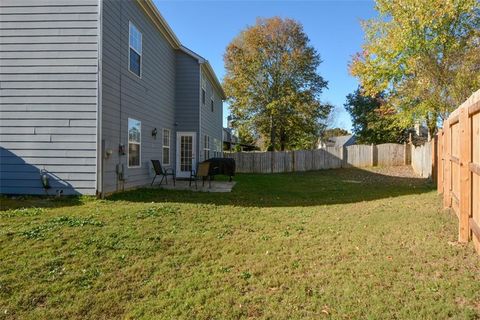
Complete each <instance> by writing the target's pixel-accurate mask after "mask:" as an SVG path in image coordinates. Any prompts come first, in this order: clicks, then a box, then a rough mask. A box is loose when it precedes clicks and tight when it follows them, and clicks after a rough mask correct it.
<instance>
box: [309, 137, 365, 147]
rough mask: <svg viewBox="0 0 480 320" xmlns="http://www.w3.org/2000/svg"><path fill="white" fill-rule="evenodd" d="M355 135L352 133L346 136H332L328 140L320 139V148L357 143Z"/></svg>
mask: <svg viewBox="0 0 480 320" xmlns="http://www.w3.org/2000/svg"><path fill="white" fill-rule="evenodd" d="M355 141H356V139H355V136H354V135H352V134H349V135H345V136H336V137H330V138H328V139H327V140H326V141H320V142H319V144H318V149H322V148H326V147H348V146H351V145H354V144H355Z"/></svg>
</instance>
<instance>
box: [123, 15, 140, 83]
mask: <svg viewBox="0 0 480 320" xmlns="http://www.w3.org/2000/svg"><path fill="white" fill-rule="evenodd" d="M132 25H133V26H134V27H135V29H137V30H138V32H139V33H140V43H141V45H142V52H138V51H137V50H135V48H133V47H131V46H130V28H131V26H132ZM130 48H132V49H133V51H135V52H136V53H138V54H139V55H140V75H138V74H136V73H135V72H133V71H132V70H130ZM127 63H128V66H127V69H128V71H130V73H132V74H133V75H135V77H137V78H140V79H142V74H143V34H142V32H141V31H140V29H139V28H137V25H136V24H135V23H133V22H132V21H128V59H127Z"/></svg>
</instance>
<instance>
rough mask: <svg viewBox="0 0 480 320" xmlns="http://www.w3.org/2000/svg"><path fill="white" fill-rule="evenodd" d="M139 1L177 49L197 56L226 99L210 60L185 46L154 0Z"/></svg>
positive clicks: (194, 56) (223, 98)
mask: <svg viewBox="0 0 480 320" xmlns="http://www.w3.org/2000/svg"><path fill="white" fill-rule="evenodd" d="M137 3H138V4H139V5H140V7H141V8H142V9H143V10H144V11H145V12H146V13H147V15H148V16H149V17H150V19H151V20H152V21H153V23H154V24H155V26H156V27H157V29H158V30H159V31H160V32H161V33H162V34H163V35H164V36H165V37H166V38H167V40H168V42H169V43H170V45H171V46H172V47H173V48H174V49H177V50H180V51H182V52H184V53H186V54H188V55H190V56H191V57H193V58H195V59H196V60H197V61H198V63H199V64H200V65H201V66H202V68H204V70H205V73H206V74H207V76H208V77H209V78H210V80H211V82H212V84H214V85H215V87H216V88H217V90H218V91H219V92H220V94H221V95H222V100H225V99H226V96H225V92H224V91H223V88H222V85H221V84H220V81H219V80H218V78H217V76H216V75H215V71H213V68H212V66H211V65H210V62H208V60H207V59H205V58H203V57H202V56H200V55H198V54H196V53H195V52H193V51H192V50H190V49H188V48H187V47H185V46H183V45H182V43H181V42H180V40H179V39H178V38H177V36H176V35H175V33H174V32H173V30H172V28H170V26H169V25H168V23H167V21H166V20H165V18H163V16H162V14H161V13H160V11H158V9H157V7H156V6H155V4H154V3H153V1H152V0H137Z"/></svg>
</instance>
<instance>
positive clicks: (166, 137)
mask: <svg viewBox="0 0 480 320" xmlns="http://www.w3.org/2000/svg"><path fill="white" fill-rule="evenodd" d="M162 163H163V165H166V166H168V165H170V130H169V129H163V157H162Z"/></svg>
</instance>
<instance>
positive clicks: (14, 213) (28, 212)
mask: <svg viewBox="0 0 480 320" xmlns="http://www.w3.org/2000/svg"><path fill="white" fill-rule="evenodd" d="M44 212H45V209H44V208H35V207H33V208H18V209H11V210H6V211H0V217H4V218H12V217H29V216H37V215H39V214H42V213H44Z"/></svg>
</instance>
